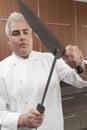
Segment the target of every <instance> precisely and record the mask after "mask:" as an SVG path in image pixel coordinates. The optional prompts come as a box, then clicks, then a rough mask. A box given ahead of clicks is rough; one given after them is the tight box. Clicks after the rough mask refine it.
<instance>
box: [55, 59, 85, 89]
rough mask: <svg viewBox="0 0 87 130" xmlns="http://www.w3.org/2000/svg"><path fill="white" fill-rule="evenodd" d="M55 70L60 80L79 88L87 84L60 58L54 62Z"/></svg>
mask: <svg viewBox="0 0 87 130" xmlns="http://www.w3.org/2000/svg"><path fill="white" fill-rule="evenodd" d="M56 70H57V75H58V77H59V80H60V81H61V80H63V81H64V82H66V83H68V84H71V85H72V86H75V87H79V88H82V87H86V86H87V81H84V80H83V79H82V78H81V77H80V76H79V74H77V72H76V71H75V69H72V68H71V67H70V66H69V65H67V64H66V63H65V62H64V60H63V59H62V58H61V59H59V60H58V61H57V63H56Z"/></svg>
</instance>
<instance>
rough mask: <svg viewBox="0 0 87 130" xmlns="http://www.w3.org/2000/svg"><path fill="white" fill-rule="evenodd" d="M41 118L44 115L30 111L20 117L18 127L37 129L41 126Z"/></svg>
mask: <svg viewBox="0 0 87 130" xmlns="http://www.w3.org/2000/svg"><path fill="white" fill-rule="evenodd" d="M43 118H44V113H40V112H38V111H37V110H35V109H31V110H30V111H29V112H28V113H26V114H22V115H20V117H19V120H18V127H28V128H37V127H39V126H40V125H41V124H42V122H43Z"/></svg>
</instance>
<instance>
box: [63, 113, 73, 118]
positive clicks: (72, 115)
mask: <svg viewBox="0 0 87 130" xmlns="http://www.w3.org/2000/svg"><path fill="white" fill-rule="evenodd" d="M72 117H75V114H72V115H70V116H65V117H64V119H69V118H72Z"/></svg>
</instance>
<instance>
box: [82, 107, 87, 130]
mask: <svg viewBox="0 0 87 130" xmlns="http://www.w3.org/2000/svg"><path fill="white" fill-rule="evenodd" d="M80 127H81V130H82V129H85V130H87V109H86V110H82V111H80Z"/></svg>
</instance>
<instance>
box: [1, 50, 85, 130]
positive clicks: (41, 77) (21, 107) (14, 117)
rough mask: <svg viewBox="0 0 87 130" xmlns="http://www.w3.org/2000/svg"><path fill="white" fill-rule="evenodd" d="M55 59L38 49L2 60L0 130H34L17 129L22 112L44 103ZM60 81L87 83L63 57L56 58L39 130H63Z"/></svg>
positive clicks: (27, 129) (26, 129) (80, 85)
mask: <svg viewBox="0 0 87 130" xmlns="http://www.w3.org/2000/svg"><path fill="white" fill-rule="evenodd" d="M52 62H53V55H52V54H50V53H40V52H36V51H32V52H31V54H30V55H29V58H27V59H23V58H22V57H19V56H17V55H15V54H12V55H11V56H9V57H8V58H6V59H4V60H3V61H1V62H0V126H1V130H17V129H18V130H35V129H30V128H17V123H18V119H19V116H20V114H21V113H26V112H28V111H29V110H30V109H31V108H36V106H37V104H38V103H41V100H42V96H43V92H44V89H45V86H46V83H47V79H48V75H49V72H50V69H51V66H52ZM61 80H63V81H66V82H67V83H70V84H72V85H74V86H77V87H82V86H87V81H83V80H82V79H81V78H80V76H79V75H78V74H77V73H76V72H75V70H73V69H71V68H70V67H69V66H68V65H66V64H65V62H64V61H63V59H59V60H57V62H56V65H55V69H54V71H53V75H52V78H51V81H50V84H49V88H48V91H47V95H46V98H45V101H44V106H45V117H44V121H43V123H42V125H41V126H40V127H38V128H37V129H38V130H64V128H63V127H64V126H63V114H62V103H61V91H60V85H59V83H60V81H61Z"/></svg>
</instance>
